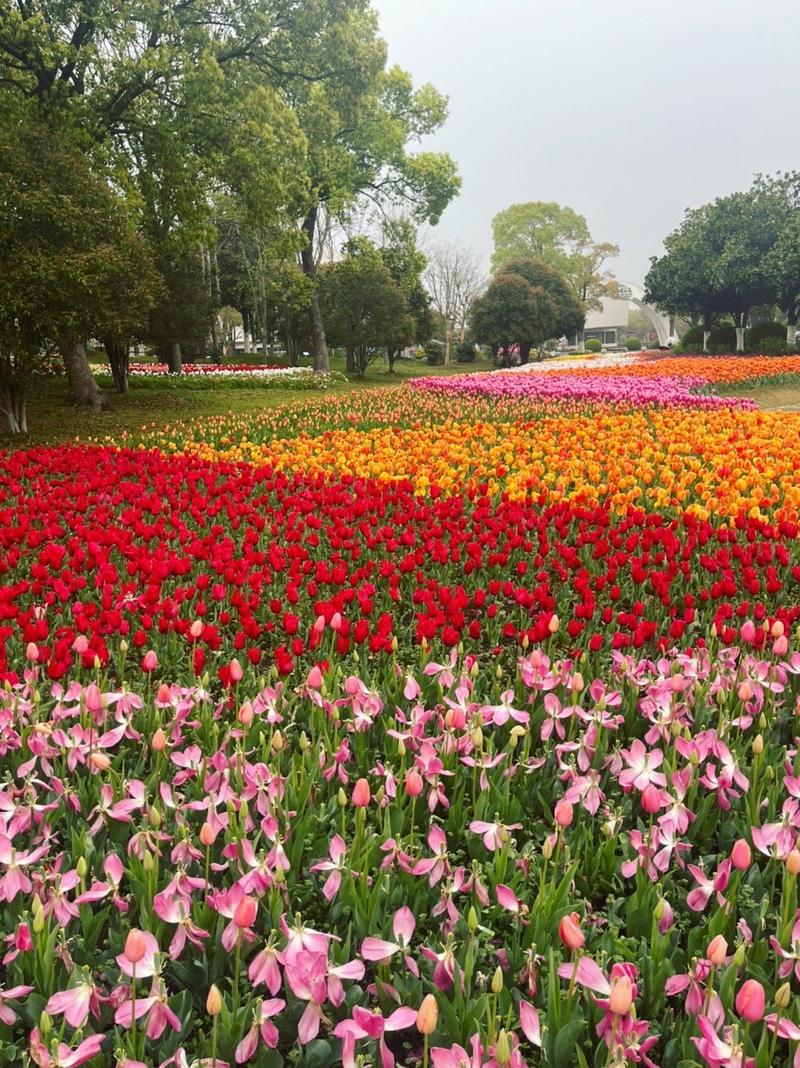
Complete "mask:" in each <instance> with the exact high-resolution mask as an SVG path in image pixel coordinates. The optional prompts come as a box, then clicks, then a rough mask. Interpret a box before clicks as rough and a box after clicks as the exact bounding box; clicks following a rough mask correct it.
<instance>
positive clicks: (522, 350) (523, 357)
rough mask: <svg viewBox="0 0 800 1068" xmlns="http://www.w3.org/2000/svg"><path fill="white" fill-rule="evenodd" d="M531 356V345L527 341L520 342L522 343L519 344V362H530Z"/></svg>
mask: <svg viewBox="0 0 800 1068" xmlns="http://www.w3.org/2000/svg"><path fill="white" fill-rule="evenodd" d="M530 358H531V347H530V345H529V344H528V343H527V342H525V343H524V344H523V343H522V342H520V345H519V362H520V363H521V364H522V363H530Z"/></svg>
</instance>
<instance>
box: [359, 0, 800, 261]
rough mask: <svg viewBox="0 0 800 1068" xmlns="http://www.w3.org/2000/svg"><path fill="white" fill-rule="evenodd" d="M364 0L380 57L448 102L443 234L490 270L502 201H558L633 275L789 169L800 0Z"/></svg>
mask: <svg viewBox="0 0 800 1068" xmlns="http://www.w3.org/2000/svg"><path fill="white" fill-rule="evenodd" d="M374 3H375V6H376V7H377V9H378V11H379V13H380V17H381V29H382V33H383V36H384V37H385V38H386V40H387V41H388V44H389V56H390V61H391V62H393V63H394V62H396V63H399V64H400V65H401V66H403V67H405V68H406V69H408V70H409V71H411V73H412V74H413V75H414V78H415V81H417V82H425V81H430V82H432V83H433V84H434V85H435V86H436V87H437V89H439V90H441V91H442V92H443V93H446V94H447V95H448V96H449V98H450V118H449V120H448V122H447V125H446V126H445V127H444V128H443V129H442V131H441V132H440V133H438V134H437V135H436V137H435V138H433V139H432V143H431V145H430V146H428V147H435V148H437V149H442V150H446V151H448V152H450V153H451V154H452V155H453V156H454V157H455V159H456V161H457V162H458V165H459V170H460V173H461V176H462V178H463V182H464V185H463V189H462V191H461V195H460V197H459V198H458V199H457V200H456V201H455V202H454V203H453V204H452V205H451V206H450V208H448V210H447V212H446V214H445V215H444V217H443V219H442V221H441V223H440V224H439V226H438V227H437V231H438V233H440V234H441V236H442V237H444V238H447V239H448V240H450V239H455V240H460V241H462V242H463V243H464V244H466V245H469V246H471V247H473V248H474V249H475V250H476V251H478V252H480V253H481V255H482V256H484V257H485V258H486V261H487V264H488V257H489V255H490V254H491V250H492V241H491V220H492V216H493V215H494V214H495V212H497V211H500V210H502V209H503V208H505V207H507V206H508V205H509V204H514V203H519V202H522V201H528V200H555V201H557V202H559V203H560V204H568V205H569V206H570V207H572V208H575V210H576V211H579V212H580V213H581V214H583V215H585V216H586V218H587V221H588V223H589V228H590V230H591V232H592V236H593V237H594V239H595V240H596V241H612V242H615V243H616V244H618V245H619V246H620V250H621V251H620V256H619V259H618V260H616V261H615V262H614V263H613V264H612V265H611V266H612V268H613V270H614V271H615V273H616V275H617V277H618V278H619V279H620V280H622V281H628V282H641V281H642V279H643V277H644V274H645V272H646V270H647V267H648V265H649V258H650V256H652V255H654V254H658V253H659V252H660V251H661V241H662V239H663V237H664V236H665V235H666V234H667V233H669V231H670V230H672V229H673V228H674V227H675V226H677V225H678V223H679V222H680V220H681V217H682V214H683V211H684V209H685V208H687V207H693V206H696V205H699V204H702V203H704V202H706V201H708V200H711V199H713V198H714V197H716V196H719V195H721V194H725V193H730V192H733V191H734V190H737V189H745V188H747V187H748V186H749V184H750V180H751V178H752V175H753V174H754V173H756V172H759V171H761V172H765V173H768V172H774V171H777V170H788V169H795V168H800V2H799V0H760V2H757V0H605V2H602V0H374ZM437 231H434V234H433V235H432V236H436V232H437Z"/></svg>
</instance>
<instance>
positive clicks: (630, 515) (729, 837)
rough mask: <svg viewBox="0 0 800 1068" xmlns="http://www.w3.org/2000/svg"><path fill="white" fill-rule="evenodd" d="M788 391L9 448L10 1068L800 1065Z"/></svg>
mask: <svg viewBox="0 0 800 1068" xmlns="http://www.w3.org/2000/svg"><path fill="white" fill-rule="evenodd" d="M134 372H136V369H134ZM138 373H140V374H142V375H145V374H150V373H151V372H150V371H148V370H147V369H146V368H145V369H144V370H141V371H140V372H138ZM152 373H153V374H155V375H158V374H159V373H160V370H159V369H156V370H154V371H153V372H152ZM252 373H255V374H256V375H258V376H261V377H262V378H265V379H266V378H267V377H268V376H269V374H270V373H275V372H274V369H271V368H269V367H266V366H265V367H262V368H256V369H255V371H254V372H253V371H250V370H248V369H245V368H233V370H232V374H233V375H234V376H238V377H239V378H246V376H247V375H248V374H252ZM300 373H301V374H307V373H308V372H300ZM196 374H197V376H198V378H199V377H200V376H202V377H208V379H209V382H204V383H203V386H204V387H205V388H214V387H213V385H212V384H211V383H212V381H213V374H212V373H210V372H208V371H198V372H196ZM798 374H800V358H798V357H774V358H773V357H771V358H766V357H763V358H762V357H709V358H702V357H683V358H681V357H672V356H666V357H663V356H657V355H654V354H637V355H636V356H624V357H620V358H619V359H618V360H613V359H610V358H606V357H603V358H599V359H598V360H597V361H591V360H585V361H580V360H566V361H561V362H560V361H552V364H548V365H544V366H543V367H542V368H539V367H537V366H536V365H534V367H533V368H529V369H522V370H521V369H515V370H509V371H504V372H497V373H486V372H477V373H471V374H457V375H450V376H430V377H427V376H423V377H421V378H419V379H415V380H413V381H411V382H410V383H408V384H406V385H403V386H400V387H397V388H383V389H377V390H361V391H357V392H351V393H348V392H340V391H337V392H335V393H332V394H324V395H319V394H317V393H316V392H311V393H309V394H308V395H305V396H302V397H300V398H298V399H297V401H296V402H294V403H292V404H291V405H281V406H279V407H271V408H270V407H265V408H264V409H262V410H261V411H259V412H258V413H257V414H252V413H248V414H246V415H241V414H240V415H236V414H233V413H232V414H231V415H229V416H224V417H214V418H208V419H203V420H199V419H198V420H194V421H187V422H176V423H174V424H173V425H169V424H164V423H159V424H157V425H156V424H153V425H151V426H148V427H143V428H142V429H141V431H139V432H138V433H136V434H133V435H131V434H128V435H119V436H118V437H117V438H116V439H115V440H113V441H112V440H109V441H107V442H105V443H93V444H89V443H84V442H75V443H73V444H70V445H68V446H59V447H58V448H55V447H46V446H40V447H35V448H28V449H23V450H18V451H7V452H5V453H0V916H2V920H3V923H2V930H0V938H2V939H3V941H2V943H0V961H1V962H2V964H1V965H0V1065H21V1066H28V1065H38V1066H40V1068H74V1066H77V1065H81V1064H87V1065H93V1066H98V1068H99V1066H105V1065H108V1066H110V1068H123V1066H125V1068H151V1066H155V1068H167V1066H175V1068H191V1066H195V1068H200V1066H203V1068H212V1066H213V1068H233V1066H234V1065H252V1066H253V1068H281V1066H282V1065H287V1068H288V1066H296V1068H333V1066H336V1065H340V1064H342V1065H344V1066H345V1068H355V1066H359V1068H361V1066H363V1068H367V1066H377V1065H380V1066H381V1068H393V1066H394V1065H397V1066H398V1068H402V1066H409V1068H503V1066H505V1065H510V1066H512V1068H522V1066H524V1065H532V1066H537V1065H548V1066H553V1068H570V1066H578V1068H588V1066H592V1068H604V1066H605V1068H608V1066H615V1068H622V1066H630V1065H646V1066H654V1065H655V1066H663V1068H693V1066H700V1068H702V1066H708V1068H769V1066H772V1065H779V1066H784V1065H786V1066H788V1065H794V1068H800V900H798V886H797V883H798V876H800V843H799V842H798V839H799V838H800V755H799V754H798V745H799V744H800V413H791V412H766V411H762V410H760V409H759V408H758V407H757V406H756V404H755V403H754V401H752V400H750V399H749V398H748V396H747V388H748V385H753V386H755V385H757V384H759V383H764V382H769V381H773V380H774V381H785V380H791V378H792V376H796V375H798ZM133 377H134V379H135V373H134V376H133ZM734 385H735V386H736V395H733V396H729V395H725V393H724V392H723V391H724V390H725V389H729V387H731V386H734ZM729 392H730V390H729Z"/></svg>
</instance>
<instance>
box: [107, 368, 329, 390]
mask: <svg viewBox="0 0 800 1068" xmlns="http://www.w3.org/2000/svg"><path fill="white" fill-rule="evenodd" d="M130 376H131V380H132V381H133V382H134V383H135V385H136V386H137V388H143V387H147V386H154V387H155V388H158V389H163V388H164V387H169V388H174V389H223V388H226V387H240V386H253V387H257V388H259V389H292V390H304V389H305V390H327V389H330V388H331V387H332V386H335V385H337V384H340V383H343V382H346V378H345V376H344V375H343V374H341V373H340V372H338V371H333V372H330V373H327V374H317V373H316V372H315V371H314V370H312V369H311V368H310V367H277V366H272V365H270V364H262V365H257V364H252V365H251V364H220V365H218V364H191V363H189V364H184V365H183V368H182V371H181V373H180V374H179V375H173V374H170V371H169V368H168V367H167V365H166V364H162V363H142V364H132V365H131V367H130ZM97 377H98V381H100V382H101V383H104V382H105V379H109V380H110V375H108V374H105V373H101V374H98V376H97Z"/></svg>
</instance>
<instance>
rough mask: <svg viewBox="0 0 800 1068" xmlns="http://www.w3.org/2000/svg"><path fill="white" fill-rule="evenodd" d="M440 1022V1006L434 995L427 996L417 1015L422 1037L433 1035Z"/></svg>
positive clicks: (418, 1027)
mask: <svg viewBox="0 0 800 1068" xmlns="http://www.w3.org/2000/svg"><path fill="white" fill-rule="evenodd" d="M438 1021H439V1006H438V1004H437V1003H436V998H435V997H434V995H433V994H426V995H425V997H424V998H423V999H422V1004H421V1005H420V1007H419V1012H418V1013H417V1030H418V1031H419V1033H420V1034H421V1035H432V1034H433V1032H434V1031H435V1030H436V1024H437V1023H438Z"/></svg>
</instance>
